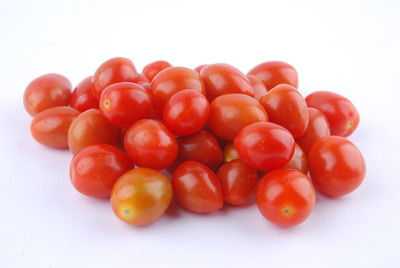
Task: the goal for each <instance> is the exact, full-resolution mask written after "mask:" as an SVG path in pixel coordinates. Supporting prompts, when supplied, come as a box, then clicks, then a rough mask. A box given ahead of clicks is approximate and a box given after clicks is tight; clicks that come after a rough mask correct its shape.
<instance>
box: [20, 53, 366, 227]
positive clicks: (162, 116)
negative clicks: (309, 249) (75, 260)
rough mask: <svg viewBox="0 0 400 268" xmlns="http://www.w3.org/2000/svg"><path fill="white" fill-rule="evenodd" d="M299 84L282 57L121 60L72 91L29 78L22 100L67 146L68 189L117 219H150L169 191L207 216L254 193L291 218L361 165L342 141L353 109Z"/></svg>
mask: <svg viewBox="0 0 400 268" xmlns="http://www.w3.org/2000/svg"><path fill="white" fill-rule="evenodd" d="M297 87H298V76H297V72H296V70H295V69H294V68H293V67H292V66H291V65H289V64H287V63H284V62H277V61H270V62H264V63H261V64H259V65H257V66H256V67H254V68H253V69H252V70H250V71H249V72H248V74H247V75H245V74H243V73H242V72H241V71H239V70H238V69H236V68H235V67H233V66H231V65H228V64H222V63H218V64H207V65H201V66H199V67H197V68H195V69H189V68H185V67H175V66H171V64H169V63H168V62H165V61H157V62H153V63H150V64H148V65H146V66H145V67H144V69H143V71H142V72H141V73H139V72H138V71H137V70H136V68H135V66H134V64H133V63H132V61H131V60H129V59H126V58H112V59H110V60H107V61H106V62H104V63H103V64H101V65H100V67H99V68H98V69H97V70H96V72H95V73H94V75H93V76H90V77H87V78H86V79H84V80H83V81H82V82H81V83H79V84H78V85H77V86H76V88H75V89H74V90H73V91H72V92H71V90H72V87H71V83H70V82H69V81H68V79H67V78H65V77H64V76H62V75H59V74H46V75H43V76H40V77H38V78H36V79H35V80H33V81H32V82H31V83H30V84H29V85H28V86H27V88H26V90H25V93H24V106H25V108H26V110H27V111H28V113H29V114H30V115H32V116H33V117H34V118H33V120H32V123H31V127H30V129H31V133H32V136H33V138H34V139H35V140H36V141H38V142H39V143H41V144H43V145H46V146H49V147H53V148H69V150H70V151H71V153H72V154H73V159H72V161H71V165H70V178H71V182H72V185H73V186H74V187H75V189H76V190H78V191H79V192H80V193H82V194H84V195H87V196H90V197H94V198H110V200H111V204H112V208H113V210H114V212H115V214H116V215H117V216H118V217H119V218H120V219H121V220H123V221H124V222H127V223H129V224H132V225H136V226H142V225H147V224H150V223H152V222H154V221H155V220H157V219H158V218H159V217H160V216H162V215H163V214H164V213H165V211H166V210H167V208H168V207H169V205H170V202H171V199H172V198H174V199H175V200H176V202H177V203H178V204H179V205H180V206H181V207H183V208H185V209H187V210H189V211H192V212H195V213H209V212H212V211H216V210H218V209H221V208H222V207H223V205H224V203H227V204H229V205H234V206H238V205H242V204H243V203H245V202H249V200H251V199H249V197H250V196H251V195H252V193H253V192H254V191H255V192H256V203H257V206H258V208H259V210H260V212H261V214H262V215H263V216H264V217H265V218H266V219H267V220H269V221H271V222H272V223H274V224H277V225H280V226H294V225H297V224H300V223H302V222H303V221H304V220H306V219H307V218H308V217H309V216H310V214H311V213H312V211H313V209H314V207H315V203H316V190H318V191H319V192H321V193H322V194H325V195H327V196H330V197H339V196H342V195H345V194H348V193H350V192H352V191H354V190H355V189H356V188H357V187H358V186H359V185H360V184H361V183H362V181H363V179H364V176H365V169H366V166H365V162H364V159H363V156H362V154H361V152H360V151H359V150H358V148H357V147H356V146H355V145H354V144H353V143H351V142H350V141H349V140H347V139H346V138H345V137H347V136H349V135H351V134H352V133H353V131H354V130H355V129H356V128H357V126H358V124H359V114H358V112H357V109H356V108H355V106H354V105H353V104H352V103H351V102H350V101H349V100H348V99H346V98H345V97H343V96H341V95H338V94H336V93H333V92H328V91H317V92H314V93H312V94H310V95H309V96H307V97H306V98H304V97H303V96H302V95H301V93H300V92H299V91H298V89H297ZM308 174H309V176H308ZM260 178H261V179H260Z"/></svg>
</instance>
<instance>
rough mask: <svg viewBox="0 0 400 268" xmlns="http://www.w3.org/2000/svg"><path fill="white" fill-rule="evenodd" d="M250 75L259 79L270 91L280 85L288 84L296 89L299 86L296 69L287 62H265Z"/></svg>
mask: <svg viewBox="0 0 400 268" xmlns="http://www.w3.org/2000/svg"><path fill="white" fill-rule="evenodd" d="M248 74H250V75H254V76H256V77H258V78H259V79H260V80H261V81H262V82H263V83H264V85H265V87H266V88H267V89H268V90H269V89H272V88H274V87H275V86H277V85H279V84H288V85H291V86H293V87H295V88H297V87H298V85H299V80H298V76H297V71H296V69H295V68H294V67H293V66H291V65H290V64H288V63H286V62H281V61H267V62H263V63H261V64H259V65H257V66H256V67H254V68H253V69H251V70H250V71H249V73H248Z"/></svg>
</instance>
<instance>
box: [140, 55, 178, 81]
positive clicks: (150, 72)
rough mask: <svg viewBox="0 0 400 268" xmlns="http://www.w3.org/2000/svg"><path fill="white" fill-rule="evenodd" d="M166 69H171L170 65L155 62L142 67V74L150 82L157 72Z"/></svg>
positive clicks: (161, 61)
mask: <svg viewBox="0 0 400 268" xmlns="http://www.w3.org/2000/svg"><path fill="white" fill-rule="evenodd" d="M168 67H172V65H171V64H170V63H169V62H167V61H163V60H159V61H155V62H152V63H149V64H147V65H146V66H144V68H143V71H142V74H143V75H144V76H145V77H146V78H147V79H148V80H149V81H150V82H151V80H153V78H154V77H155V76H156V75H157V74H158V73H159V72H161V71H162V70H164V69H166V68H168Z"/></svg>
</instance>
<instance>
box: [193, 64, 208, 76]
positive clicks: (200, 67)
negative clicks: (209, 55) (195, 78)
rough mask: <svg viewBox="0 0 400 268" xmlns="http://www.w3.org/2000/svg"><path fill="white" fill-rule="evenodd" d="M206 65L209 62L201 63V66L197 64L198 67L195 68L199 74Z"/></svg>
mask: <svg viewBox="0 0 400 268" xmlns="http://www.w3.org/2000/svg"><path fill="white" fill-rule="evenodd" d="M206 65H207V64H202V65H199V66H197V67H196V68H194V69H193V70H194V71H196V72H197V73H198V74H200V72H201V69H203V68H204V66H206Z"/></svg>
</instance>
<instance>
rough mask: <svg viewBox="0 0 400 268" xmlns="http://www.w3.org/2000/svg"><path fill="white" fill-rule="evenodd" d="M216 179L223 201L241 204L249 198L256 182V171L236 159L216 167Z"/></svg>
mask: <svg viewBox="0 0 400 268" xmlns="http://www.w3.org/2000/svg"><path fill="white" fill-rule="evenodd" d="M217 176H218V179H219V180H220V182H221V185H222V192H223V194H224V201H225V202H226V203H228V204H231V205H241V204H243V203H244V202H246V200H247V199H248V198H249V196H250V194H251V193H252V192H253V190H254V189H255V187H256V186H257V183H258V172H257V170H255V169H252V168H250V167H248V166H246V165H245V164H244V163H243V162H242V161H241V160H239V159H236V160H233V161H230V162H229V163H226V164H224V165H223V166H221V167H220V168H219V169H218V173H217Z"/></svg>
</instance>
